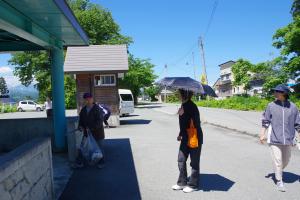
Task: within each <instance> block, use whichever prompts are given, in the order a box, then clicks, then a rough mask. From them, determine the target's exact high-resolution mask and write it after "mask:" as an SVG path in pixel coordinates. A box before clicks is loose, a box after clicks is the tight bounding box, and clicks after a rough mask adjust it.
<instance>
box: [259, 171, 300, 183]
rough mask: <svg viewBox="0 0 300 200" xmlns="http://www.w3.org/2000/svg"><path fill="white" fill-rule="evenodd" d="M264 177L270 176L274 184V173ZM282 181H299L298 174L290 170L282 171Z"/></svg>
mask: <svg viewBox="0 0 300 200" xmlns="http://www.w3.org/2000/svg"><path fill="white" fill-rule="evenodd" d="M265 177H266V178H271V179H272V180H273V182H274V183H275V184H276V179H275V174H274V173H270V174H268V175H266V176H265ZM282 179H283V182H285V183H295V182H300V176H299V175H297V174H294V173H291V172H283V174H282Z"/></svg>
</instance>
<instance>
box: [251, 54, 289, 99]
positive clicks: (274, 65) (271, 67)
mask: <svg viewBox="0 0 300 200" xmlns="http://www.w3.org/2000/svg"><path fill="white" fill-rule="evenodd" d="M282 65H283V63H282V59H281V58H277V59H274V60H272V61H267V62H262V63H258V64H256V65H253V68H252V72H253V73H256V75H257V76H256V77H255V78H257V79H261V80H263V81H264V84H263V91H264V93H265V94H266V95H267V94H268V92H269V91H270V89H271V88H274V87H275V86H276V85H278V84H283V83H286V82H287V80H288V75H287V73H286V72H285V71H284V70H282V67H281V66H282Z"/></svg>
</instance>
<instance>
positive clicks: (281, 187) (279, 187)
mask: <svg viewBox="0 0 300 200" xmlns="http://www.w3.org/2000/svg"><path fill="white" fill-rule="evenodd" d="M277 189H278V190H279V191H280V192H285V191H286V190H285V187H284V184H283V181H278V182H277Z"/></svg>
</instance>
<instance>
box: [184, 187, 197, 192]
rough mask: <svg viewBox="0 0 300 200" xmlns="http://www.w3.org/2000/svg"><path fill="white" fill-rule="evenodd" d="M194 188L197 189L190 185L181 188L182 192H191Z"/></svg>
mask: <svg viewBox="0 0 300 200" xmlns="http://www.w3.org/2000/svg"><path fill="white" fill-rule="evenodd" d="M196 190H197V189H196V188H192V187H189V186H187V187H185V188H183V192H184V193H191V192H194V191H196Z"/></svg>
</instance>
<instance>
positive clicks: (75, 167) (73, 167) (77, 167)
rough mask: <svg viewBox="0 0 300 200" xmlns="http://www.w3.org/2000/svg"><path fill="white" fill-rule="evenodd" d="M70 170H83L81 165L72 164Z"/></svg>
mask: <svg viewBox="0 0 300 200" xmlns="http://www.w3.org/2000/svg"><path fill="white" fill-rule="evenodd" d="M71 168H72V169H80V168H83V163H73V164H72V165H71Z"/></svg>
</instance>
